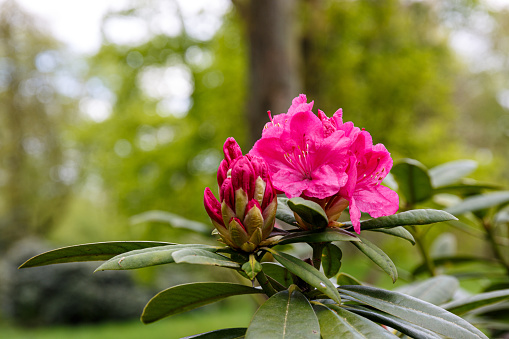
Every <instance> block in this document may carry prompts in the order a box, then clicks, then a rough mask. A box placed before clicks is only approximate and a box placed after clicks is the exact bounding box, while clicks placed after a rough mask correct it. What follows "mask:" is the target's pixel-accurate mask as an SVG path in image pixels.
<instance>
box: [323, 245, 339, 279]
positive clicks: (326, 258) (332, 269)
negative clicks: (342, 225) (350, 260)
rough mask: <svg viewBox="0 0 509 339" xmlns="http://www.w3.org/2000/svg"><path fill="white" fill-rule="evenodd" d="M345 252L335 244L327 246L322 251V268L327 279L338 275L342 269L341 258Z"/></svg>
mask: <svg viewBox="0 0 509 339" xmlns="http://www.w3.org/2000/svg"><path fill="white" fill-rule="evenodd" d="M342 257H343V252H341V249H340V248H339V247H337V246H336V245H334V244H330V243H329V244H327V245H325V247H324V248H323V250H322V267H323V273H325V276H326V277H327V278H332V277H333V276H335V275H336V274H338V272H339V269H340V268H341V258H342Z"/></svg>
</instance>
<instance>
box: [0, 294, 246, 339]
mask: <svg viewBox="0 0 509 339" xmlns="http://www.w3.org/2000/svg"><path fill="white" fill-rule="evenodd" d="M232 300H235V301H236V303H235V304H233V303H229V304H228V305H225V306H224V307H215V306H209V307H205V308H203V309H199V310H196V311H194V312H190V313H186V314H181V315H176V316H173V317H170V318H167V319H163V320H160V321H158V322H155V323H153V324H149V325H144V324H142V323H141V322H140V321H139V320H134V321H130V322H125V323H109V324H100V325H82V326H58V327H45V328H36V329H25V328H20V327H14V326H10V325H8V326H3V325H1V324H0V333H1V337H2V338H9V339H68V338H72V339H90V338H96V339H118V338H122V339H139V338H150V339H159V338H161V339H163V338H164V339H177V338H181V337H185V336H189V335H193V334H198V333H203V332H207V331H212V330H216V329H221V328H228V327H247V326H248V325H249V321H250V320H251V317H252V316H253V314H254V311H255V305H254V303H253V301H252V299H250V298H248V297H236V298H234V299H232Z"/></svg>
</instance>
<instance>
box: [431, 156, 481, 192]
mask: <svg viewBox="0 0 509 339" xmlns="http://www.w3.org/2000/svg"><path fill="white" fill-rule="evenodd" d="M476 168H477V162H475V161H473V160H455V161H450V162H446V163H445V164H441V165H438V166H436V167H433V168H431V169H430V170H428V174H429V176H430V178H431V184H432V185H433V187H442V186H445V185H449V184H453V183H455V182H457V181H459V180H460V179H461V178H463V177H465V176H467V175H469V174H470V173H472V172H473V171H475V169H476Z"/></svg>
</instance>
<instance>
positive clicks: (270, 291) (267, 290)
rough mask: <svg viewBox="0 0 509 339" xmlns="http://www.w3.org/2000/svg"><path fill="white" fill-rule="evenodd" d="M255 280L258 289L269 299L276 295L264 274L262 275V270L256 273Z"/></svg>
mask: <svg viewBox="0 0 509 339" xmlns="http://www.w3.org/2000/svg"><path fill="white" fill-rule="evenodd" d="M256 280H257V281H258V283H259V284H260V287H261V288H262V290H263V292H265V294H266V295H268V296H269V297H272V296H273V295H274V294H276V293H277V291H276V290H275V289H274V287H272V285H271V284H270V281H269V280H268V279H267V276H266V275H265V273H263V270H262V271H260V272H258V274H257V275H256Z"/></svg>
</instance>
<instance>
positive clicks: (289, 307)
mask: <svg viewBox="0 0 509 339" xmlns="http://www.w3.org/2000/svg"><path fill="white" fill-rule="evenodd" d="M260 338H263V339H284V338H287V339H294V338H295V339H299V338H302V339H308V338H309V339H313V338H315V339H319V338H320V325H319V323H318V319H317V318H316V315H315V312H313V308H311V305H310V304H309V301H308V300H307V299H306V297H305V296H304V295H302V293H300V292H299V291H297V290H295V289H293V290H292V289H290V290H286V291H281V292H278V293H276V294H274V295H273V296H272V297H270V299H269V300H267V301H266V302H265V303H264V304H263V305H262V306H260V308H259V309H258V311H256V313H255V315H254V316H253V319H252V320H251V323H250V324H249V327H248V328H247V332H246V339H260Z"/></svg>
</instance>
